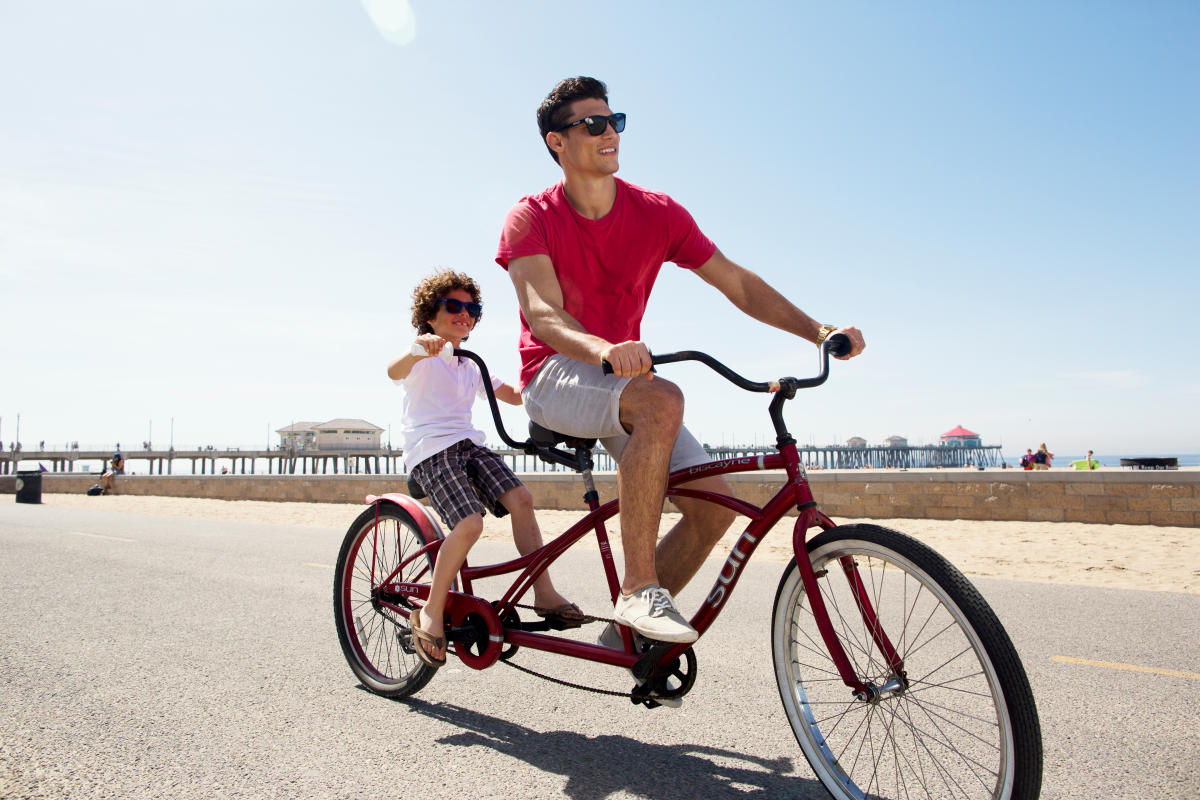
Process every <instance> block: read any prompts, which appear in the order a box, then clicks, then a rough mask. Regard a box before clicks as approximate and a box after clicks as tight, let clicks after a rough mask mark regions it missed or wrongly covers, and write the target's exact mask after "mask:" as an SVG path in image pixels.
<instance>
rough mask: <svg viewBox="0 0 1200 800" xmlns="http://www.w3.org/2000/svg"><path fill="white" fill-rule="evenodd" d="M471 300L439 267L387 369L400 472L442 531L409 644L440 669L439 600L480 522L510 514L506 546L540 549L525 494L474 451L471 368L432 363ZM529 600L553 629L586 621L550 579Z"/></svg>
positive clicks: (475, 380) (498, 384)
mask: <svg viewBox="0 0 1200 800" xmlns="http://www.w3.org/2000/svg"><path fill="white" fill-rule="evenodd" d="M479 299H480V292H479V287H478V286H477V285H476V283H475V281H474V280H472V279H471V278H470V277H468V276H466V275H464V274H462V273H460V272H453V271H450V270H440V271H438V272H435V273H434V274H432V275H430V276H428V277H426V278H425V279H424V280H422V281H421V282H420V283H419V284H417V287H416V288H415V289H414V290H413V304H412V324H413V327H414V328H416V329H417V334H418V335H417V338H416V341H415V342H414V345H415V346H414V347H413V348H411V350H410V352H408V353H406V354H405V355H403V356H401V357H400V358H397V359H396V360H395V361H393V362H392V363H391V364H390V365H389V366H388V370H387V374H388V377H389V378H391V379H392V381H393V382H394V383H396V384H398V385H399V386H401V387H402V388H403V389H404V417H403V421H402V423H401V425H402V435H403V442H404V462H405V466H406V468H407V469H408V471H409V474H410V475H411V476H412V477H413V478H414V479H415V480H416V481H417V482H418V483H420V484H421V486H422V488H424V490H425V493H426V494H427V495H428V496H429V499H430V501H431V502H432V503H433V507H434V509H435V510H436V511H437V512H438V514H439V515H440V516H441V518H442V521H443V522H444V523H445V524H446V527H447V528H449V529H450V533H449V534H448V535H447V536H446V539H445V541H444V542H442V546H441V549H440V550H438V554H437V560H436V563H435V564H434V569H433V578H432V584H431V586H430V589H429V599H428V601H427V602H426V603H425V606H424V608H422V609H419V610H414V611H413V612H412V615H411V616H410V617H409V621H410V625H411V628H412V633H413V647H414V648H416V652H417V656H418V657H419V658H420V659H421V660H422V661H423V662H425V663H426V664H428V665H429V666H431V667H439V666H441V665H442V664H444V663H446V639H445V636H444V630H445V628H444V624H443V619H444V615H445V607H446V596H447V592H449V590H450V585H451V583H453V581H454V576H455V575H456V574H458V570H459V568H460V567H462V564H463V561H464V560H466V557H467V553H468V551H470V549H471V546H472V545H474V544H475V542H476V541H477V540H478V539H479V535H480V534H481V533H482V532H483V515H484V514H485V513H487V512H489V511H490V512H491V513H492V514H494V515H496V516H497V517H502V516H504V515H505V514H509V515H510V516H511V517H512V532H513V539H514V540H515V542H516V545H517V550H518V551H520V553H521V554H522V555H524V554H526V553H529V552H532V551H533V550H536V549H537V548H539V547H541V546H542V534H541V530H540V529H539V527H538V523H537V518H536V516H535V515H534V510H533V495H532V494H530V492H529V489H527V488H526V487H525V485H524V484H523V483H521V481H520V480H519V479H518V478H517V476H516V475H514V474H513V472H512V470H510V469H509V468H508V466H507V465H506V464H505V463H504V461H503V459H501V458H500V456H498V455H496V454H495V453H493V452H492V451H491V450H489V449H488V448H486V447H483V442H484V433H483V431H481V430H478V429H477V428H475V427H474V426H473V425H472V424H471V406H472V405H473V404H474V401H475V397H476V396H479V397H486V393H485V389H484V387H483V376H482V375H481V373H480V372H479V368H478V367H477V366H476V365H475V363H474V362H472V361H469V360H467V359H465V358H455V357H450V358H449V360H443V359H442V358H440V357H438V356H439V354H440V353H441V351H442V348H443V347H445V346H446V345H447V344H449V345H451V346H453V347H459V346H460V345H461V344H462V342H463V341H465V340H466V338H467V337H468V336H469V335H470V333H471V331H472V330H474V329H475V325H476V324H477V323H478V322H479V319H480V317H481V316H482V315H483V306H482V305H481V304H480V301H479ZM417 351H420V354H419V355H416V354H415V353H416V352H417ZM492 389H493V390H494V391H495V394H496V397H497V398H498V399H500V400H503V401H504V402H506V403H511V404H513V405H521V395H520V394H519V393H518V392H517V390H516V389H514V388H513V387H512V386H510V385H508V384H506V383H504V382H503V381H501V380H499V379H498V378H495V377H493V378H492ZM533 593H534V608H535V612H536V613H537V614H538V615H540V616H542V617H545V618H547V619H550V620H552V621H554V622H556V623H557V624H558V625H560V626H562V627H579V625H581V624H582V623H583V622H584V621H585V620H586V617H585V616H584V615H583V612H581V611H580V610H579V607H578V606H576V605H575V604H574V603H572V602H570V601H568V600H567V599H566V598H565V597H563V596H562V595H561V594H559V593H558V591H557V590H556V589H555V588H554V584H553V582H552V581H551V580H550V573H549V572H543V573H542V575H541V577H539V578H538V580H537V582H536V583H534V585H533Z"/></svg>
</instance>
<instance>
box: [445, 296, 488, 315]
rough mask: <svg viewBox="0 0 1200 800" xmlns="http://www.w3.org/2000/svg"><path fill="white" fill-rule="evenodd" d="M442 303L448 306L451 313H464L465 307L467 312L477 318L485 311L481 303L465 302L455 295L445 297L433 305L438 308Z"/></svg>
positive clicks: (447, 308)
mask: <svg viewBox="0 0 1200 800" xmlns="http://www.w3.org/2000/svg"><path fill="white" fill-rule="evenodd" d="M441 305H444V306H446V311H448V312H449V313H451V314H459V313H462V310H463V309H464V308H465V309H466V310H467V313H468V314H470V315H471V316H472V317H474V318H475V319H479V315H480V314H482V313H483V306H481V305H479V303H464V302H463V301H462V300H456V299H455V298H453V297H443V298H442V299H441V300H438V301H437V302H436V303H434V304H433V307H434V308H437V307H438V306H441Z"/></svg>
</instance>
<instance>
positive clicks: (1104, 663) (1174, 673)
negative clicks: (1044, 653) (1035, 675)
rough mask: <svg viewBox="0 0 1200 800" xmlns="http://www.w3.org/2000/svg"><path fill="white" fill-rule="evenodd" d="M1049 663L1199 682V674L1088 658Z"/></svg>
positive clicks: (1055, 659)
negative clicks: (1081, 665) (1146, 673)
mask: <svg viewBox="0 0 1200 800" xmlns="http://www.w3.org/2000/svg"><path fill="white" fill-rule="evenodd" d="M1050 660H1051V661H1061V662H1063V663H1065V664H1083V665H1085V666H1088V667H1106V668H1108V669H1123V670H1128V671H1129V672H1149V673H1151V674H1154V675H1170V676H1171V677H1172V678H1191V679H1192V680H1195V681H1200V672H1183V671H1181V670H1177V669H1159V668H1158V667H1142V666H1138V665H1137V664H1117V663H1114V662H1112V661H1092V660H1091V659H1088V658H1071V657H1070V656H1051V657H1050Z"/></svg>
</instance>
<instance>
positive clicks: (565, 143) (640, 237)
mask: <svg viewBox="0 0 1200 800" xmlns="http://www.w3.org/2000/svg"><path fill="white" fill-rule="evenodd" d="M537 120H538V132H539V135H540V136H541V139H542V143H543V144H544V145H545V147H546V149H547V150H548V151H549V153H550V157H551V158H553V159H554V161H555V162H556V163H557V164H558V165H559V167H560V168H561V169H562V172H563V178H562V181H561V182H558V183H555V184H554V185H553V186H551V187H549V188H547V189H545V190H543V191H541V192H539V193H537V194H534V195H529V196H527V197H524V198H522V199H521V200H520V201H518V202H517V204H516V205H514V206H513V207H512V209H511V210H510V211H509V212H508V216H507V218H506V219H505V222H504V228H503V231H502V232H501V235H500V244H499V248H498V252H497V255H496V261H497V263H498V264H499V265H500V266H501V267H502V268H504V269H506V270H507V271H508V274H509V277H510V278H511V280H512V282H513V286H514V287H515V289H516V293H517V299H518V301H519V303H520V307H521V338H520V354H521V375H520V378H521V380H520V385H521V390H522V396H523V397H524V400H525V408H526V412H527V413H528V414H529V417H530V418H531V419H532V420H534V421H535V422H537V423H538V424H539V425H542V426H544V427H547V428H550V429H551V430H555V431H558V432H561V433H565V434H569V435H571V436H580V437H587V438H591V437H597V438H599V439H600V440H601V442H602V443H603V444H604V447H605V449H606V450H608V452H609V454H610V455H612V457H613V458H614V459H615V460H616V461H617V462H618V464H619V469H618V478H617V480H618V492H619V494H620V497H621V540H622V544H623V548H624V554H625V574H624V577H623V579H622V583H621V591H620V594H619V596H618V598H617V601H616V607H615V610H614V617H615V619H616V621H617V622H619V623H622V624H624V625H628V626H630V627H631V628H633V629H634V630H635V631H637V632H638V633H639V634H642V635H643V636H645V637H647V638H650V639H656V640H660V641H669V642H692V641H695V640H696V636H697V634H696V631H695V630H694V629H693V628H692V627H691V626H690V625H689V624H688V623H687V621H686V620H685V619H684V618H683V617H682V616H681V615H680V614H679V612H678V610H677V609H676V607H675V604H674V600H673V597H672V595H673V594H676V593H678V592H679V590H681V589H682V588H683V587H684V586H685V585H686V584H687V583H688V581H689V580H691V578H692V576H693V575H694V574H695V573H696V571H697V570H698V569H699V567H700V565H701V564H702V563H703V561H704V558H705V557H706V556H707V555H708V553H709V551H710V550H712V548H713V546H714V545H715V544H716V543H717V541H718V540H719V539H720V538H721V535H722V534H723V533H724V532H725V530H726V528H728V527H729V525H730V524H732V522H733V518H734V512H732V511H730V510H728V509H725V508H721V507H718V506H715V505H713V504H708V503H705V502H703V501H701V500H697V499H690V498H677V499H675V500H674V501H673V502H674V503H675V504H676V505H677V506H678V507H679V509H680V511H681V512H682V518H681V520H680V521H679V523H678V524H677V525H676V526H675V527H674V528H673V529H672V530H671V531H670V532H669V533H668V534H667V535H666V536H665V537H664V538H663V539H662V541H661V542H659V543H658V545H657V549H656V545H655V542H656V540H657V538H658V526H659V517H660V515H661V513H662V506H663V497H664V494H665V490H666V480H667V475H668V473H669V472H670V471H673V470H677V469H681V468H685V467H689V466H694V465H696V464H700V463H703V462H706V461H708V460H709V458H708V454H707V453H706V452H705V450H704V448H703V447H702V446H701V445H700V443H699V442H698V441H696V439H695V437H694V436H692V434H691V433H689V432H688V430H687V429H686V428H684V427H682V419H683V394H682V393H681V392H680V390H679V388H678V387H677V386H676V385H675V384H673V383H671V382H670V381H667V380H664V379H662V378H657V377H655V376H654V375H653V373H651V371H650V368H651V362H650V351H649V349H648V348H647V346H646V344H645V343H644V342H642V341H641V333H640V328H641V321H642V316H643V314H644V313H645V310H646V304H647V301H648V299H649V296H650V291H651V289H652V288H653V286H654V282H655V280H656V278H657V276H658V272H659V270H660V269H661V268H662V266H663V264H664V263H665V262H668V261H670V262H674V263H675V264H676V265H677V266H680V267H682V268H684V269H687V270H689V271H692V272H694V273H695V274H696V275H697V276H698V277H699V278H700V279H701V280H703V281H705V282H706V283H708V284H710V285H712V286H713V287H715V288H716V289H717V290H718V291H720V292H721V293H722V294H724V295H725V296H726V298H728V299H729V300H730V302H732V303H733V304H734V306H736V307H737V308H738V309H739V310H741V311H742V312H743V313H745V314H747V315H749V316H751V317H753V318H755V319H758V320H760V321H762V322H764V323H767V324H769V325H772V326H774V327H776V328H781V329H783V330H785V331H788V332H790V333H793V334H795V335H796V336H798V337H800V338H802V339H807V340H808V341H810V342H814V343H817V344H820V343H821V342H823V341H824V340H825V339H826V338H827V337H829V336H830V335H831V334H833V333H835V332H840V333H844V334H846V335H847V336H848V337H849V339H850V341H851V345H852V349H851V352H850V354H849V355H848V356H845V358H849V357H852V356H855V355H858V354H859V353H861V352H862V351H863V348H864V346H865V345H864V344H863V337H862V334H861V333H860V332H859V331H858V330H857V329H856V328H852V327H850V328H838V327H837V326H834V325H822V324H820V323H818V322H817V321H816V320H814V319H812V318H811V317H809V316H808V315H807V314H805V313H804V312H802V311H801V310H800V309H798V308H797V307H796V306H794V305H793V304H792V303H791V302H789V301H788V300H787V299H786V298H785V297H783V295H781V294H780V293H779V292H777V291H776V290H775V289H773V288H772V287H771V286H769V285H768V284H767V283H766V282H765V281H764V280H763V279H762V278H760V277H759V276H758V275H756V274H754V273H753V272H751V271H749V270H747V269H745V268H743V267H741V266H739V265H737V264H735V263H734V262H733V261H731V260H729V259H728V258H726V257H725V255H724V254H722V253H721V251H720V250H718V249H717V246H716V245H715V244H713V242H712V241H711V240H710V239H709V238H708V237H707V236H705V235H704V234H703V233H702V232H701V230H700V228H699V226H697V224H696V222H695V221H694V220H693V219H692V216H691V214H689V213H688V211H687V210H686V209H685V208H684V207H683V206H682V205H680V204H679V203H678V202H676V201H675V200H673V199H672V198H671V197H669V196H668V195H666V194H662V193H659V192H653V191H648V190H646V189H643V188H641V187H638V186H635V185H634V184H632V183H628V182H626V181H623V180H621V179H618V178H617V177H616V172H617V169H618V163H617V162H618V153H619V149H620V142H621V133H622V132H623V131H624V130H625V115H624V114H621V113H613V111H612V109H611V108H609V105H608V90H607V87H606V86H605V85H604V84H603V83H602V82H601V81H599V80H596V79H595V78H587V77H578V78H567V79H565V80H563V81H561V82H560V83H559V84H558V85H557V86H555V87H554V89H553V90H551V92H550V94H549V95H547V96H546V98H545V99H544V100H542V102H541V104H540V105H539V106H538V110H537ZM601 361H608V362H609V363H610V364H611V365H612V368H613V373H614V374H612V375H605V374H603V372H602V370H601V367H600V363H601ZM688 486H689V488H694V489H707V490H711V491H723V492H728V491H729V488H728V486H727V485H726V483H725V481H724V480H723V479H721V478H720V477H711V478H704V479H702V480H699V481H693V482H692V483H690V484H688ZM600 643H601V644H604V645H607V646H611V647H621V639H620V635H619V634H618V632H617V630H616V629H615V628H614V627H612V626H611V625H610V626H609V627H608V628H607V629H606V630H605V631H604V633H603V634H601V637H600Z"/></svg>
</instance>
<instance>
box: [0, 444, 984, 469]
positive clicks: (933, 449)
mask: <svg viewBox="0 0 1200 800" xmlns="http://www.w3.org/2000/svg"><path fill="white" fill-rule="evenodd" d="M705 450H707V451H708V454H709V455H710V456H712V458H713V459H724V458H738V457H742V456H753V455H762V454H767V453H773V452H775V448H773V447H765V446H761V445H745V446H734V445H728V446H726V445H722V446H720V447H707V446H706V447H705ZM797 450H798V451H799V453H800V460H801V463H803V464H804V465H805V466H807V467H809V468H810V469H871V468H874V469H887V468H900V469H907V468H913V469H920V468H932V467H946V468H949V467H998V466H1000V465H1001V463H1002V462H1003V460H1004V457H1003V456H1002V455H1001V453H1000V445H983V446H978V447H947V446H942V445H925V446H918V447H845V446H840V445H830V446H825V447H816V446H812V445H808V446H806V445H799V446H798V447H797ZM496 453H497V454H499V455H500V456H501V457H502V458H504V459H505V460H506V461H507V462H508V464H509V466H510V467H512V470H513V471H514V472H553V471H557V470H559V469H561V468H560V467H557V466H555V465H553V464H546V463H544V462H543V461H541V460H540V459H538V458H536V457H535V456H530V455H527V454H526V453H524V452H522V451H520V450H509V449H496ZM121 455H123V456H124V457H125V471H126V472H127V473H136V474H140V475H155V474H157V475H172V474H175V473H176V472H179V471H180V470H179V466H183V467H184V469H185V471H184V472H183V473H182V474H191V475H207V474H212V475H216V474H221V473H229V474H233V475H254V474H266V475H330V474H332V475H338V474H345V475H360V474H363V475H387V474H404V472H405V469H404V453H403V451H401V450H399V449H391V448H383V449H379V450H299V449H297V450H290V449H289V450H279V449H276V450H242V449H238V448H226V449H216V448H205V449H197V450H173V449H169V450H130V451H128V452H124V451H123V452H122V453H121ZM111 457H112V452H110V451H107V450H93V451H88V450H34V451H12V450H9V451H6V452H4V453H2V454H0V474H4V475H9V474H13V473H15V472H16V466H17V463H18V462H24V465H25V467H26V468H29V467H30V466H31V465H33V464H40V465H41V466H43V467H45V468H46V471H47V472H81V471H93V470H91V467H92V465H95V467H96V470H95V471H102V470H103V466H104V464H105V463H106V462H107V459H109V458H111ZM595 462H596V470H597V471H598V472H608V471H613V470H615V469H616V464H615V463H614V462H613V460H612V458H611V457H609V455H608V454H607V453H606V452H604V449H603V448H597V449H596V454H595ZM177 465H179V466H177ZM85 467H87V469H85ZM187 467H190V471H186V469H187Z"/></svg>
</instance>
